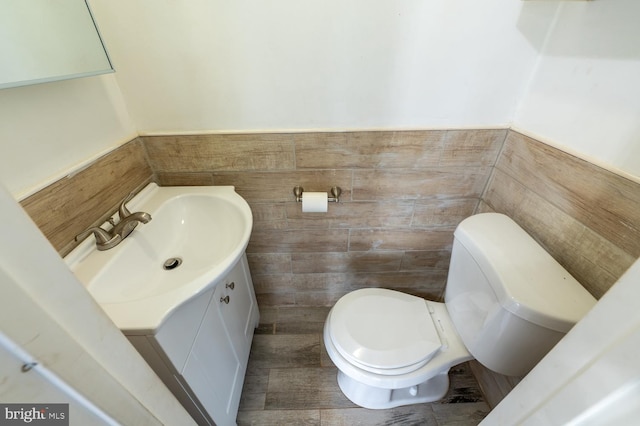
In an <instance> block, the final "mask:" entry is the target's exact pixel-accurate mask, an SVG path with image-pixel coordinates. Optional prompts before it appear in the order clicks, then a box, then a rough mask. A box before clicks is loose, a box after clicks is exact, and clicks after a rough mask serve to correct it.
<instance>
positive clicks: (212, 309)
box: [125, 255, 259, 426]
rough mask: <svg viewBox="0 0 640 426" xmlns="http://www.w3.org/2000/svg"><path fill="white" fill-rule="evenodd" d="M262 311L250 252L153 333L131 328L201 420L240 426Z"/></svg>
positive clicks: (145, 352)
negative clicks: (246, 379) (239, 415)
mask: <svg viewBox="0 0 640 426" xmlns="http://www.w3.org/2000/svg"><path fill="white" fill-rule="evenodd" d="M258 319H259V312H258V306H257V303H256V297H255V292H254V289H253V282H252V281H251V275H250V273H249V267H248V265H247V260H246V256H244V255H243V256H242V257H241V258H240V260H239V261H238V263H237V264H236V266H235V267H234V268H233V269H232V270H231V272H230V273H229V274H228V275H227V276H226V277H225V278H224V279H223V280H222V281H220V282H219V283H218V284H217V285H216V286H215V287H214V288H212V289H210V290H208V291H206V292H205V293H203V294H201V295H200V296H198V297H196V298H194V299H193V300H191V301H189V302H188V303H186V304H184V305H182V306H181V307H180V308H179V309H178V310H176V311H175V312H173V313H172V314H171V315H170V316H169V318H167V320H166V321H165V322H164V323H163V324H162V325H161V326H160V327H159V328H158V329H157V330H154V332H152V333H140V332H136V331H135V330H134V331H131V332H125V334H127V337H128V338H129V340H130V341H131V343H132V344H133V345H134V346H135V347H136V349H138V351H139V352H140V353H141V354H142V356H143V357H144V358H145V359H146V360H147V362H148V363H149V365H151V367H152V368H153V369H154V370H155V372H156V373H157V374H158V376H159V377H160V378H161V379H162V380H163V382H164V383H165V384H166V385H167V387H168V388H169V389H170V390H171V391H172V392H173V393H174V395H176V397H177V398H178V400H180V402H181V403H182V404H183V405H184V407H185V408H186V409H187V411H189V413H190V414H191V415H192V416H193V418H194V419H195V420H196V421H197V422H198V423H199V424H205V425H206V424H213V423H214V422H215V424H217V425H219V426H223V425H234V424H235V420H236V415H237V411H238V405H239V403H240V395H241V392H242V384H243V381H244V376H245V372H246V369H247V361H248V359H249V351H250V349H251V340H252V339H253V332H254V329H255V327H256V326H257V325H258Z"/></svg>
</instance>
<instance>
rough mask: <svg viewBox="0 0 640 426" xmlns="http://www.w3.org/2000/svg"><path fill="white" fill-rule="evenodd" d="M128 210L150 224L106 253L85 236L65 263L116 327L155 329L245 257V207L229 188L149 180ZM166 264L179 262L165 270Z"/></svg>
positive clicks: (248, 228)
mask: <svg viewBox="0 0 640 426" xmlns="http://www.w3.org/2000/svg"><path fill="white" fill-rule="evenodd" d="M127 206H128V207H129V210H131V211H132V212H134V211H144V212H147V213H149V214H151V217H152V220H151V221H150V222H149V223H147V224H139V225H138V227H137V228H136V229H135V230H134V231H133V232H132V233H131V234H130V235H129V236H128V237H127V238H126V239H125V240H124V241H123V242H122V243H120V244H119V245H117V246H116V247H114V248H112V249H109V250H106V251H98V250H97V249H96V248H95V240H94V238H93V237H92V236H91V237H89V238H87V239H86V240H85V241H84V242H83V243H82V244H81V245H80V246H78V247H77V248H76V249H75V250H73V251H72V252H71V253H70V254H69V255H68V256H67V257H66V258H65V261H66V262H67V264H68V265H69V267H70V268H71V270H72V271H73V273H74V274H75V275H76V277H77V278H78V279H79V280H80V281H81V282H82V283H83V284H84V285H85V286H86V288H87V290H88V291H89V293H91V295H92V296H93V297H94V298H95V300H96V301H97V302H98V303H99V304H100V305H101V306H102V308H103V309H104V310H105V311H106V312H107V314H108V315H109V316H110V317H111V319H112V320H113V321H114V322H115V323H116V325H117V326H118V327H120V329H123V330H141V331H142V330H147V331H149V330H154V329H156V328H157V327H158V326H159V325H160V324H161V323H162V322H163V320H164V319H165V318H166V317H167V316H168V314H170V313H171V312H172V311H173V310H174V309H175V308H177V307H178V306H180V305H181V304H183V303H184V302H186V301H187V300H190V299H191V298H192V297H194V296H196V295H198V294H200V293H202V292H204V291H206V290H208V289H209V288H211V287H213V286H215V285H216V284H217V283H218V282H219V281H220V280H221V279H222V278H224V276H225V275H226V274H227V273H228V272H229V271H230V270H231V269H232V267H233V266H234V265H235V264H236V262H237V261H238V260H239V259H240V257H241V256H242V255H243V254H244V251H245V249H246V247H247V243H248V242H249V235H250V233H251V228H252V224H253V219H252V215H251V210H250V208H249V205H248V204H247V202H246V201H245V200H244V199H243V198H242V197H240V196H239V195H238V194H237V193H236V192H235V191H234V188H233V187H232V186H194V187H190V186H189V187H158V186H157V185H156V184H153V183H152V184H149V185H148V186H147V187H146V188H145V189H144V190H143V191H141V192H140V193H139V194H138V195H136V197H134V199H133V200H131V201H130V202H129V203H127ZM170 259H180V261H181V263H180V264H179V266H177V267H174V268H173V269H165V267H164V266H163V265H164V264H165V262H166V261H167V260H170ZM176 263H177V262H174V263H173V264H172V265H170V266H169V268H171V266H174V265H175V264H176Z"/></svg>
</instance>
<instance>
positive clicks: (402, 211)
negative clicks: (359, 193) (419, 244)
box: [287, 200, 414, 229]
mask: <svg viewBox="0 0 640 426" xmlns="http://www.w3.org/2000/svg"><path fill="white" fill-rule="evenodd" d="M413 205H414V202H413V200H408V201H402V200H400V201H397V200H392V201H375V202H367V201H361V202H349V201H347V202H340V203H329V208H328V212H327V213H323V214H309V213H303V212H302V208H301V205H300V203H290V204H287V223H288V226H289V228H291V229H302V228H312V227H313V228H369V227H396V226H409V225H411V218H412V215H413Z"/></svg>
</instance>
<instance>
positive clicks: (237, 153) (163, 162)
mask: <svg viewBox="0 0 640 426" xmlns="http://www.w3.org/2000/svg"><path fill="white" fill-rule="evenodd" d="M143 139H144V142H145V146H146V148H147V153H148V156H149V161H150V162H151V165H152V167H153V169H154V170H155V171H156V172H208V171H221V170H243V171H245V170H290V169H293V168H294V167H295V163H294V153H293V139H292V136H291V135H290V134H233V135H231V134H229V135H217V134H211V135H182V136H145V137H144V138H143Z"/></svg>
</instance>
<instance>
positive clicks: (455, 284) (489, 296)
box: [445, 213, 596, 376]
mask: <svg viewBox="0 0 640 426" xmlns="http://www.w3.org/2000/svg"><path fill="white" fill-rule="evenodd" d="M445 303H446V307H447V311H448V312H449V315H450V316H451V319H452V321H453V323H454V325H455V327H456V330H457V331H458V333H459V334H460V336H461V338H462V341H463V342H464V344H465V346H466V347H467V349H468V350H469V352H470V353H471V354H472V355H473V356H474V357H475V358H476V359H477V360H478V361H479V362H480V363H482V364H483V365H484V366H485V367H487V368H489V369H491V370H493V371H496V372H498V373H500V374H505V375H508V376H524V375H526V374H527V373H528V372H529V370H531V369H532V368H533V367H534V366H535V365H536V364H537V363H538V361H540V360H541V359H542V358H543V357H544V356H545V355H546V353H547V352H548V351H549V350H550V349H551V348H552V347H553V346H554V345H555V344H556V343H557V342H558V341H559V340H560V339H561V338H562V337H563V336H564V335H565V334H566V333H567V332H568V331H569V330H570V329H571V327H573V325H574V324H575V323H577V322H578V321H579V320H580V319H581V318H582V317H583V316H584V315H585V314H586V313H587V312H588V311H589V310H590V309H591V307H593V305H594V304H595V303H596V300H595V298H594V297H593V296H591V294H589V293H588V292H587V291H586V290H585V288H584V287H582V285H580V283H579V282H578V281H576V280H575V279H574V278H573V277H572V276H571V275H570V274H569V273H568V272H567V271H566V270H565V269H564V268H563V267H562V266H560V264H559V263H558V262H556V261H555V259H553V258H552V257H551V255H549V254H548V253H547V252H546V251H545V250H544V249H543V248H542V247H541V246H540V245H539V244H538V243H536V242H535V241H534V240H533V238H531V236H529V234H527V233H526V232H525V231H524V230H523V229H522V228H520V227H519V226H518V225H517V224H516V223H515V222H514V221H513V220H511V219H510V218H509V217H507V216H505V215H503V214H498V213H483V214H478V215H475V216H471V217H469V218H467V219H465V220H464V221H462V222H461V223H460V225H458V227H457V228H456V231H455V233H454V241H453V250H452V253H451V264H450V267H449V276H448V279H447V286H446V291H445Z"/></svg>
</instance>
